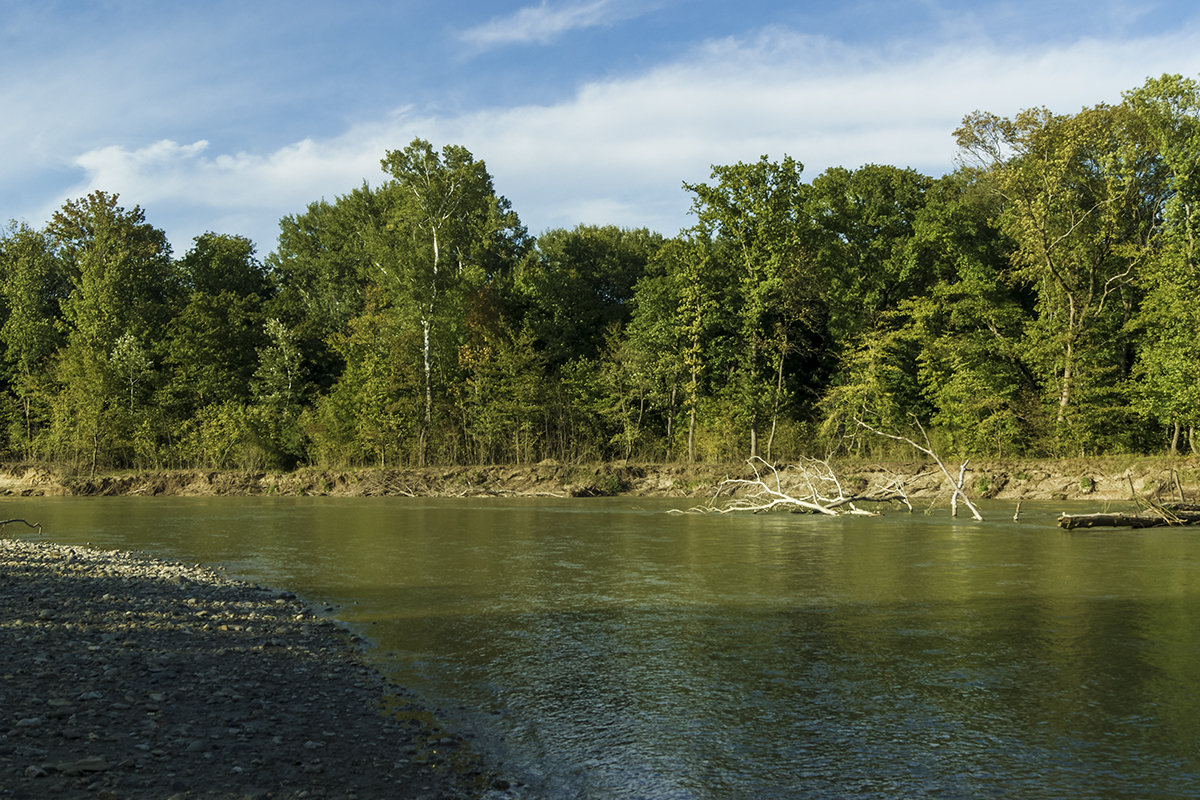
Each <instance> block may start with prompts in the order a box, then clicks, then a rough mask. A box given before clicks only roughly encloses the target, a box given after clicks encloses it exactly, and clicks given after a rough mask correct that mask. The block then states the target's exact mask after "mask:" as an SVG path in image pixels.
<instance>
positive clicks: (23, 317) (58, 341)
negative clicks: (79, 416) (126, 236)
mask: <svg viewBox="0 0 1200 800" xmlns="http://www.w3.org/2000/svg"><path fill="white" fill-rule="evenodd" d="M69 286H70V284H69V282H68V280H67V277H66V273H65V272H64V270H63V268H62V263H61V262H60V261H59V260H57V259H56V258H54V254H53V251H52V243H51V242H50V240H49V238H48V237H47V236H46V235H45V234H44V233H42V232H40V231H35V230H33V229H32V228H29V227H28V226H26V225H21V226H16V225H14V226H12V227H10V229H9V230H8V232H7V233H6V234H5V235H4V236H2V237H0V296H2V297H3V305H4V307H5V308H6V309H7V315H6V317H5V319H4V324H3V327H0V341H2V343H3V346H4V355H5V360H6V362H7V363H8V365H9V367H10V369H11V377H10V384H11V388H12V391H13V393H14V395H15V396H16V399H17V402H18V405H19V408H20V415H21V424H20V428H19V431H18V432H15V435H14V438H15V439H16V440H17V441H19V442H20V445H21V447H22V448H23V449H24V453H25V456H26V457H27V458H28V457H33V455H34V442H35V438H36V436H37V433H38V432H39V429H40V428H41V426H42V425H44V423H45V421H46V417H47V415H48V413H49V409H48V407H47V397H48V395H49V393H50V390H51V386H50V375H49V369H50V364H51V360H52V358H53V356H54V353H55V352H57V351H58V349H59V347H61V346H62V344H63V341H64V339H63V335H62V331H61V326H60V324H59V322H60V320H61V317H62V312H61V303H62V301H63V300H64V299H65V298H66V296H67V293H68V291H69Z"/></svg>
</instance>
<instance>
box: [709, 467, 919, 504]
mask: <svg viewBox="0 0 1200 800" xmlns="http://www.w3.org/2000/svg"><path fill="white" fill-rule="evenodd" d="M746 463H747V464H748V465H749V466H750V469H751V470H752V471H753V472H754V478H753V479H750V478H726V479H725V480H723V481H721V483H720V484H719V485H718V486H717V491H716V494H714V495H713V499H712V501H710V503H709V505H707V506H702V507H699V508H694V509H692V510H693V511H705V512H716V513H718V514H728V513H730V512H733V511H749V512H752V513H759V512H763V511H775V510H777V509H786V510H788V511H792V512H797V513H809V514H823V515H825V516H830V517H836V516H842V515H846V514H857V515H861V516H877V512H874V511H867V510H865V509H861V508H858V507H857V506H856V505H855V503H866V502H873V503H877V502H888V501H900V502H902V503H904V504H905V505H906V506H908V509H909V510H910V511H911V510H912V505H911V504H910V503H909V501H908V495H907V494H905V492H904V484H903V482H902V481H901V480H900V479H898V478H893V479H892V480H891V481H889V482H888V483H886V484H883V485H880V486H876V487H872V488H870V489H869V490H868V491H867V492H865V493H864V494H857V495H848V494H846V491H845V489H844V488H843V486H842V483H841V481H840V480H838V477H837V474H836V473H835V472H834V471H833V468H832V467H830V466H829V464H828V462H825V461H820V460H818V459H815V458H810V459H803V460H801V461H800V462H799V463H796V464H792V465H789V466H787V467H784V468H782V469H780V468H778V467H776V466H775V465H774V464H771V463H769V462H767V461H766V460H764V459H762V458H760V457H758V456H755V457H753V458H750V459H747V461H746ZM735 493H739V494H736V495H735ZM723 494H730V495H735V496H732V497H731V498H730V499H729V501H728V502H727V503H726V504H725V505H723V506H719V505H717V501H718V499H719V498H720V497H721V496H722V495H723Z"/></svg>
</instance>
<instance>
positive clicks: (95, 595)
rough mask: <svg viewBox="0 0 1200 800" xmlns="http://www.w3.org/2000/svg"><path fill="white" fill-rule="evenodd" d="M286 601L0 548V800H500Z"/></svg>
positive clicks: (188, 575) (423, 721) (491, 780)
mask: <svg viewBox="0 0 1200 800" xmlns="http://www.w3.org/2000/svg"><path fill="white" fill-rule="evenodd" d="M358 653H359V651H358V649H357V647H356V643H355V642H354V641H353V640H352V638H351V637H350V636H349V634H347V633H346V632H345V631H344V630H343V629H342V628H341V627H340V626H338V625H337V624H335V623H333V622H331V621H329V620H325V619H322V618H320V617H317V616H315V615H314V614H313V612H312V611H311V610H309V609H308V608H307V607H306V606H305V605H304V604H303V603H301V602H300V601H299V600H298V599H297V598H296V597H295V596H294V595H291V594H289V593H286V592H279V591H274V590H270V589H265V588H262V587H258V586H254V585H251V584H247V583H242V582H237V581H231V580H227V579H225V578H223V577H221V576H219V575H218V574H216V573H213V572H211V571H208V570H205V569H201V568H199V567H188V566H185V565H182V564H172V563H165V562H160V561H153V560H146V559H141V558H137V557H135V556H133V555H132V554H129V553H119V552H103V551H96V550H90V549H86V548H78V547H60V546H56V545H51V544H46V543H41V542H32V541H21V540H14V539H0V654H3V655H2V657H0V798H35V797H58V798H141V797H160V798H168V797H174V798H179V800H187V799H198V798H206V799H207V798H212V799H214V800H215V799H216V798H235V797H236V798H244V797H257V798H353V797H360V798H374V797H395V798H477V797H492V798H505V797H515V796H516V795H515V793H514V792H515V790H513V789H511V788H510V787H509V786H508V784H507V783H506V782H505V781H504V780H503V779H501V778H499V777H497V776H495V775H493V774H491V773H489V772H488V771H487V770H486V769H485V768H484V767H483V765H482V764H481V763H480V762H479V760H478V759H477V758H476V757H475V756H474V755H473V754H472V753H471V752H470V749H469V747H468V746H467V744H466V743H465V742H464V741H462V740H461V739H458V738H456V737H453V736H448V735H446V734H445V733H443V732H441V731H439V730H438V729H437V727H436V722H435V720H434V717H433V715H431V714H430V713H428V712H426V711H425V710H424V709H422V708H420V707H419V706H418V705H417V704H415V702H414V700H413V698H412V697H411V696H410V695H408V694H406V693H405V692H404V691H403V690H401V689H398V688H396V687H394V686H391V685H389V684H387V683H386V681H385V680H384V679H383V678H382V677H381V676H380V675H379V674H378V673H377V672H375V671H374V670H372V669H370V668H369V667H367V666H365V665H364V663H363V662H362V661H361V660H360V658H359V654H358Z"/></svg>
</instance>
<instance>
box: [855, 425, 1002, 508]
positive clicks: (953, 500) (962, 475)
mask: <svg viewBox="0 0 1200 800" xmlns="http://www.w3.org/2000/svg"><path fill="white" fill-rule="evenodd" d="M855 422H857V423H858V424H859V426H860V427H862V428H864V429H866V430H868V431H870V432H871V433H874V434H876V435H878V436H883V437H884V438H887V439H892V440H894V441H897V442H904V443H905V444H908V445H909V446H911V447H912V448H913V449H915V450H918V451H920V452H922V453H924V454H925V455H927V456H929V457H930V458H932V459H933V460H934V462H935V463H936V464H937V465H938V469H940V470H941V471H942V474H943V475H945V476H946V483H948V484H949V485H950V489H951V495H950V514H951V516H955V517H957V516H958V499H959V498H960V497H961V498H962V501H963V502H964V503H966V505H967V508H969V509H971V514H972V515H973V516H974V517H975V519H976V520H979V521H983V516H982V515H981V514H980V513H979V509H977V508H976V507H975V504H974V503H972V502H971V498H969V497H967V493H966V492H964V491H963V483H964V481H965V480H966V475H967V464H970V463H971V462H970V460H967V461H964V462H963V463H962V465H961V466H960V467H959V468H958V479H957V480H955V479H954V478H953V477H951V475H950V470H948V469H946V465H945V464H943V463H942V459H940V458H938V455H937V453H935V452H934V451H933V444H932V443H931V442H930V441H929V434H927V433H926V432H925V428H924V426H922V425H921V422H920V420H918V419H917V418H916V417H913V422H914V423H915V424H916V426H917V430H919V431H920V432H921V437H922V438H923V439H924V440H925V445H924V446H922V445H919V444H917V443H916V442H914V441H913V440H912V439H910V438H908V437H907V436H897V435H896V434H894V433H887V432H886V431H881V430H879V429H878V428H873V427H871V426H870V425H868V424H867V423H865V422H863V421H862V420H861V419H855Z"/></svg>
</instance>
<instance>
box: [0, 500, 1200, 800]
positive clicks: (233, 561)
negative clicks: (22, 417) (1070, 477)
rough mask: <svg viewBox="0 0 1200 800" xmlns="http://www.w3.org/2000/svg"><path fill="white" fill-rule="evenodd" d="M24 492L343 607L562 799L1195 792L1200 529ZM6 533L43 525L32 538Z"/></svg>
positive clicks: (522, 771) (383, 655)
mask: <svg viewBox="0 0 1200 800" xmlns="http://www.w3.org/2000/svg"><path fill="white" fill-rule="evenodd" d="M672 505H673V504H672V503H671V502H665V501H633V500H574V501H551V500H538V501H533V500H457V501H455V500H411V499H385V498H363V499H340V498H278V499H275V498H205V499H189V498H173V499H158V498H28V499H21V500H14V501H8V502H6V503H5V508H4V510H2V511H0V513H2V514H4V515H5V516H23V517H27V518H29V519H37V520H39V521H41V522H42V523H43V524H44V525H45V528H46V531H47V535H48V538H50V539H52V540H54V541H58V542H62V543H84V542H90V543H92V544H93V545H95V546H97V547H103V548H110V549H111V548H119V549H137V550H143V551H146V552H148V553H151V554H154V555H159V556H164V557H169V558H173V559H182V560H186V561H198V562H209V563H218V564H223V565H226V566H227V568H228V571H229V572H230V573H232V574H235V575H239V576H243V577H247V578H250V579H253V580H257V581H261V582H264V583H268V584H271V585H276V586H283V587H287V588H291V589H293V590H295V591H297V592H299V593H301V594H303V595H305V596H307V597H309V598H310V599H313V600H318V601H322V602H328V603H330V604H331V605H332V606H333V607H334V608H335V609H336V613H337V615H338V616H339V617H341V618H342V619H344V620H346V621H347V622H348V623H350V624H351V625H352V626H355V627H356V628H358V629H359V630H361V631H362V632H364V633H365V634H366V635H367V636H368V637H370V638H371V640H372V641H373V642H374V643H375V644H376V645H377V647H376V649H375V650H374V651H373V653H372V655H373V657H374V658H376V659H377V662H378V664H379V665H380V666H381V668H382V669H384V670H385V671H386V672H388V673H389V674H390V675H391V676H392V677H393V678H395V679H396V680H397V681H399V682H400V683H403V684H405V685H407V686H410V687H412V688H414V689H416V690H417V691H418V692H420V693H422V694H423V695H424V696H425V697H426V699H427V700H428V701H429V702H431V703H434V704H436V705H437V706H438V707H440V708H443V709H445V711H446V713H447V715H448V719H447V721H448V724H451V725H452V726H456V727H458V728H459V729H461V730H463V731H464V732H466V733H468V734H469V735H470V736H471V737H472V738H474V739H475V741H476V743H477V747H479V748H480V749H482V750H484V751H486V752H488V753H489V754H490V755H491V756H492V757H493V758H496V759H499V760H502V761H503V762H504V764H505V769H507V770H508V771H509V772H510V773H511V774H514V775H516V776H518V777H520V778H521V779H523V780H524V781H526V783H527V784H528V788H527V790H526V791H525V794H526V796H532V797H550V798H572V797H579V798H730V799H734V798H737V799H739V800H740V799H741V798H778V797H847V798H868V797H878V798H895V797H962V798H975V797H996V798H1040V797H1047V798H1049V797H1055V798H1062V797H1071V798H1089V797H1095V798H1112V797H1130V798H1133V797H1138V798H1142V797H1197V796H1200V624H1198V623H1200V580H1198V576H1200V531H1189V530H1187V529H1174V530H1170V529H1161V530H1152V531H1140V532H1131V531H1121V530H1115V531H1090V532H1087V533H1066V532H1063V531H1060V530H1059V529H1057V528H1056V527H1054V525H1053V519H1054V516H1055V515H1056V514H1057V512H1058V511H1060V510H1062V509H1061V504H1059V505H1055V506H1054V507H1050V506H1043V507H1030V506H1029V504H1026V507H1025V510H1024V511H1023V513H1022V519H1021V521H1020V522H1019V523H1014V522H1012V521H1011V519H1010V518H1011V515H1012V509H1011V508H1004V509H1000V508H992V509H985V511H986V512H987V513H988V516H989V518H991V519H994V520H996V521H989V522H985V523H973V522H970V521H966V520H963V521H959V522H953V521H951V520H949V519H948V518H946V517H945V516H943V515H941V514H937V515H933V516H925V515H922V514H916V515H908V514H900V513H893V514H889V515H888V516H886V517H883V518H873V519H861V518H839V519H826V518H819V519H818V518H812V517H803V516H795V515H787V514H783V515H759V516H743V517H731V516H695V515H689V516H677V515H669V514H666V513H664V512H665V510H666V509H667V508H670V507H671V506H672ZM5 533H6V534H7V535H14V534H17V535H24V534H23V533H20V532H19V531H16V529H15V528H11V527H10V528H9V529H7V531H6V532H5Z"/></svg>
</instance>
